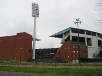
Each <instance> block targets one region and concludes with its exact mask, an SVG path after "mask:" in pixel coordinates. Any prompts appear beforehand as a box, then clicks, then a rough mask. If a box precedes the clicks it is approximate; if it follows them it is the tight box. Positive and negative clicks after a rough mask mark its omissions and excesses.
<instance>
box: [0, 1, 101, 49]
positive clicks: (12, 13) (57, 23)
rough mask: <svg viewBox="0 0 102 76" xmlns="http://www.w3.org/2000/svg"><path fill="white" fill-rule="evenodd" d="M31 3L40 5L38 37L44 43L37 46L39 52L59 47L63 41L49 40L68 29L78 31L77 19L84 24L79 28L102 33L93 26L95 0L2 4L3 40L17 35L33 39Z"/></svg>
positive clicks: (6, 2) (37, 22)
mask: <svg viewBox="0 0 102 76" xmlns="http://www.w3.org/2000/svg"><path fill="white" fill-rule="evenodd" d="M32 2H36V3H38V4H39V17H38V18H37V19H36V32H37V33H36V37H37V38H39V39H41V41H39V42H36V48H48V47H49V48H50V47H60V46H61V44H60V39H56V38H51V37H49V36H50V35H52V34H54V33H56V32H59V31H61V30H63V29H66V28H68V27H77V25H75V24H74V22H75V19H76V18H80V20H81V21H82V24H80V25H79V27H80V28H82V29H88V30H93V31H96V32H101V31H102V30H101V29H100V27H99V26H95V25H96V23H94V20H95V18H96V17H97V15H98V13H96V12H95V11H94V10H93V7H94V4H95V2H96V0H60V1H59V0H0V36H9V35H15V34H16V33H18V32H27V33H29V34H31V35H33V28H34V18H33V17H32ZM95 28H97V30H96V29H95Z"/></svg>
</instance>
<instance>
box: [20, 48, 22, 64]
mask: <svg viewBox="0 0 102 76" xmlns="http://www.w3.org/2000/svg"><path fill="white" fill-rule="evenodd" d="M21 52H22V48H21V51H20V64H21Z"/></svg>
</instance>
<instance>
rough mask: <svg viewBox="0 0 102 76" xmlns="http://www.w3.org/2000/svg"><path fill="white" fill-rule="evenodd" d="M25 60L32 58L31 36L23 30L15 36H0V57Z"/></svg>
mask: <svg viewBox="0 0 102 76" xmlns="http://www.w3.org/2000/svg"><path fill="white" fill-rule="evenodd" d="M20 57H21V61H22V62H25V61H28V59H31V58H32V36H31V35H30V34H27V33H25V32H23V33H17V35H15V36H5V37H0V59H15V60H16V61H20Z"/></svg>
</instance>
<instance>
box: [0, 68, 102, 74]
mask: <svg viewBox="0 0 102 76" xmlns="http://www.w3.org/2000/svg"><path fill="white" fill-rule="evenodd" d="M0 71H13V72H29V73H47V74H76V75H102V70H89V69H87V70H84V69H47V68H15V67H0Z"/></svg>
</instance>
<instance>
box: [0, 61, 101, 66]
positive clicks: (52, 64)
mask: <svg viewBox="0 0 102 76" xmlns="http://www.w3.org/2000/svg"><path fill="white" fill-rule="evenodd" d="M0 64H3V65H6V64H7V65H50V66H55V63H49V64H47V63H21V64H20V63H12V62H6V63H5V62H0ZM56 66H102V64H67V63H65V64H63V63H61V64H58V63H56Z"/></svg>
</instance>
